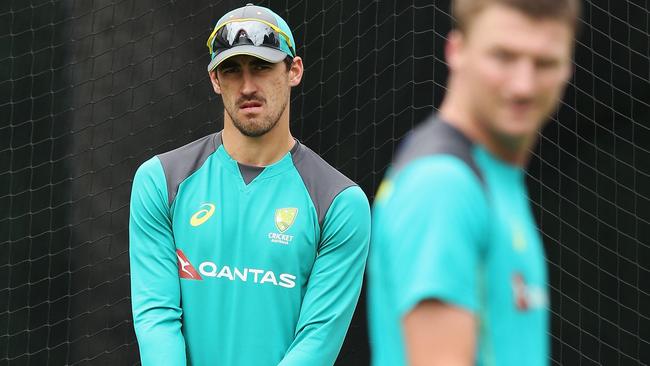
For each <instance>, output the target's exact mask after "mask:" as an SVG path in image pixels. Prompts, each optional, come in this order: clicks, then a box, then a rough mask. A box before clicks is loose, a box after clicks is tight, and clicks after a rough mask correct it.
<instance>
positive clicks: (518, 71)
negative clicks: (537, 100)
mask: <svg viewBox="0 0 650 366" xmlns="http://www.w3.org/2000/svg"><path fill="white" fill-rule="evenodd" d="M535 80H536V74H535V65H534V63H533V62H532V61H531V60H521V61H520V62H518V63H517V64H516V65H514V72H513V74H512V77H511V79H510V83H509V84H510V87H509V89H510V90H509V92H510V93H511V95H512V96H513V97H529V96H532V94H533V92H534V91H535Z"/></svg>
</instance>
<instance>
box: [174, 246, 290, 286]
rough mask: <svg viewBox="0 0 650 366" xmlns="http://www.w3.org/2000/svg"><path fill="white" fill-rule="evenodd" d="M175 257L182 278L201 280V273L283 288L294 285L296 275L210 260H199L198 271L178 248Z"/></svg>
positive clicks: (205, 275) (213, 276)
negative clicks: (220, 263)
mask: <svg viewBox="0 0 650 366" xmlns="http://www.w3.org/2000/svg"><path fill="white" fill-rule="evenodd" d="M176 257H177V258H178V276H179V277H180V278H182V279H186V280H198V281H203V277H201V274H202V275H203V276H204V277H206V279H207V278H208V277H212V278H217V279H221V278H223V279H227V280H230V281H241V282H252V283H254V284H266V283H268V284H270V285H274V286H279V287H284V288H294V287H296V278H297V277H296V276H294V275H292V274H290V273H279V274H276V273H275V272H273V271H267V270H264V269H257V268H246V267H244V268H239V267H232V266H226V265H224V266H217V264H216V263H214V262H210V261H204V262H201V264H200V265H199V271H198V272H197V270H196V269H195V268H194V266H192V263H190V260H189V259H187V257H186V256H185V254H184V253H183V252H182V251H181V250H180V249H176ZM199 272H200V273H201V274H199Z"/></svg>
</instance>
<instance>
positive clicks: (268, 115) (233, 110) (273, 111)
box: [210, 56, 294, 137]
mask: <svg viewBox="0 0 650 366" xmlns="http://www.w3.org/2000/svg"><path fill="white" fill-rule="evenodd" d="M210 77H211V79H212V84H213V86H214V89H215V91H216V92H217V93H219V94H221V96H222V99H223V106H224V108H225V110H226V113H228V115H229V116H230V119H231V120H232V121H233V124H234V125H235V127H236V128H237V129H238V130H239V131H240V132H241V133H242V134H243V135H245V136H249V137H259V136H262V135H264V134H266V133H267V132H269V131H270V130H272V129H273V128H274V127H275V126H276V125H277V123H278V121H279V120H280V118H281V116H282V115H283V113H285V110H286V109H287V105H288V103H289V97H290V93H291V86H293V85H294V82H293V79H292V71H287V68H286V65H285V64H284V62H279V63H276V64H273V63H269V62H267V61H264V60H261V59H259V58H256V57H252V56H233V57H231V58H229V59H227V60H225V61H223V62H222V63H221V64H220V65H219V66H218V67H217V69H216V71H215V72H212V73H210Z"/></svg>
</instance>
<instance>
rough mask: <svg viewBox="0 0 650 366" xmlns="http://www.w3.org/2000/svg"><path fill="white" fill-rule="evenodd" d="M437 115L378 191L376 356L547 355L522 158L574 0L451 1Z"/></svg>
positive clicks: (565, 74)
mask: <svg viewBox="0 0 650 366" xmlns="http://www.w3.org/2000/svg"><path fill="white" fill-rule="evenodd" d="M453 13H454V17H455V19H456V20H457V27H456V29H455V30H453V31H452V32H451V33H450V34H449V37H448V40H447V45H446V50H445V51H446V58H447V62H448V65H449V69H450V76H449V81H448V89H447V94H446V96H445V100H444V101H443V103H442V105H441V107H440V111H439V114H438V115H437V116H434V117H432V118H431V119H430V120H429V121H426V122H424V123H423V124H421V125H420V126H419V127H418V128H417V129H415V130H414V131H412V132H411V134H410V135H409V136H408V137H407V138H406V139H405V141H404V143H403V144H402V146H401V147H400V150H399V152H398V154H397V156H396V158H395V160H394V162H393V165H392V166H391V168H390V170H389V172H388V174H387V176H386V178H385V180H384V181H383V182H382V185H381V187H380V189H379V191H378V193H377V196H376V199H375V206H374V211H373V232H372V244H371V253H370V258H369V269H368V272H369V283H370V284H369V304H370V308H369V316H370V328H371V329H370V330H371V346H372V360H373V365H381V366H384V365H385V366H400V365H406V364H408V365H413V366H423V365H473V364H476V365H499V366H503V365H506V366H508V365H512V366H515V365H516V366H520V365H546V364H548V361H549V345H548V344H549V341H548V286H547V273H546V265H545V262H544V253H543V247H542V242H541V240H540V236H539V234H538V231H537V228H536V226H535V223H534V220H533V217H532V214H531V210H530V207H529V201H528V198H527V193H526V187H525V172H524V170H523V167H524V166H525V164H526V162H527V161H528V159H529V155H530V149H531V147H532V146H533V144H534V143H535V141H536V139H537V136H538V133H539V129H540V128H541V127H542V125H543V123H544V121H545V120H546V119H547V116H548V114H549V113H550V112H551V111H552V110H553V109H554V108H556V106H557V103H558V100H559V98H560V96H561V94H562V92H563V90H564V87H565V85H566V81H567V80H568V78H569V76H570V74H571V71H572V67H571V56H572V48H573V39H574V29H575V26H576V22H577V17H578V13H579V2H578V0H539V1H538V0H536V1H530V0H482V1H477V0H456V1H454V2H453Z"/></svg>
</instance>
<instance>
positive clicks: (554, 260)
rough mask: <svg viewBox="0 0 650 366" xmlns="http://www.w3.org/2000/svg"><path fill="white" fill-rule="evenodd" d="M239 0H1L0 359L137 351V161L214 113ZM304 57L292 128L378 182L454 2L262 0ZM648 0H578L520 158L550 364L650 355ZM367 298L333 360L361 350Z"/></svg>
mask: <svg viewBox="0 0 650 366" xmlns="http://www.w3.org/2000/svg"><path fill="white" fill-rule="evenodd" d="M243 4H244V2H243V1H211V2H208V1H199V0H182V1H174V0H167V1H163V0H157V1H154V0H128V1H127V0H94V1H93V0H83V1H81V0H76V1H74V0H69V1H44V0H11V1H10V0H3V1H1V2H0V365H26V364H29V365H46V364H49V365H63V364H74V365H79V364H84V365H86V364H88V365H131V364H135V363H137V362H138V353H137V343H136V340H135V337H134V333H133V328H132V321H131V314H130V299H129V274H128V269H129V266H128V252H127V249H128V240H127V239H128V235H127V224H128V201H129V194H130V187H131V179H132V177H133V173H134V172H135V169H136V168H137V167H138V166H139V164H140V163H142V162H143V161H145V160H147V159H148V158H150V157H151V156H153V155H154V154H157V153H161V152H164V151H167V150H170V149H172V148H175V147H178V146H181V145H183V144H185V143H188V142H190V141H192V140H194V139H197V138H199V137H201V136H203V135H206V134H208V133H211V132H214V131H216V130H219V129H220V128H221V123H222V109H221V104H220V103H221V102H220V99H219V98H218V96H216V95H215V94H214V93H213V92H212V90H211V87H210V84H209V81H208V78H207V74H206V70H205V67H206V65H207V63H208V61H209V57H208V55H207V49H206V48H205V40H206V39H207V37H208V35H209V33H210V31H211V28H212V26H213V25H214V22H216V20H217V19H218V18H219V17H220V16H221V15H222V14H223V13H225V11H227V10H230V9H232V8H234V7H237V6H240V5H243ZM261 4H262V5H267V6H270V7H271V8H273V9H275V10H276V11H277V12H278V13H279V14H280V15H282V16H283V17H285V19H286V20H287V21H288V23H289V24H290V25H291V26H292V28H293V32H294V36H295V38H296V42H297V44H298V54H299V55H300V56H301V57H303V58H304V61H305V65H306V70H305V76H304V79H303V82H302V84H301V85H300V86H299V87H297V88H295V89H294V92H293V97H292V113H291V116H292V118H291V119H292V129H293V132H294V135H295V136H297V137H298V138H299V139H301V140H302V141H303V142H304V143H305V144H306V145H308V146H310V147H311V148H312V149H314V150H315V151H317V152H319V153H320V154H322V156H323V157H324V158H325V159H326V160H327V161H329V162H330V163H331V164H332V165H334V166H335V167H337V168H339V169H340V170H341V171H342V172H344V173H345V174H346V175H348V176H349V177H350V178H352V179H354V180H355V181H357V182H358V183H359V184H360V185H361V187H362V188H363V189H364V191H365V192H366V193H367V194H368V196H369V197H370V198H372V197H373V195H374V192H375V190H376V188H377V185H378V183H379V182H380V180H381V178H382V176H383V173H384V172H385V169H386V167H387V164H388V162H389V161H390V157H391V155H392V152H393V151H394V148H395V145H396V144H397V143H398V142H399V140H400V138H401V137H402V136H403V134H404V133H405V132H406V131H408V130H409V129H411V128H412V127H413V126H414V125H416V124H417V123H418V122H420V121H421V120H423V119H424V118H425V117H426V116H428V115H429V114H430V113H432V111H434V109H435V107H436V106H438V105H439V103H440V101H441V98H442V96H443V94H444V84H445V79H446V67H445V64H444V62H443V60H442V49H443V45H444V36H445V34H446V33H447V32H448V30H449V28H450V24H451V20H450V16H449V4H448V1H419V0H413V1H369V0H368V1H361V0H359V1H352V0H347V1H325V0H321V1H317V0H310V1H306V0H304V1H289V0H285V1H264V2H262V3H261ZM649 22H650V15H649V4H648V1H647V0H627V1H623V0H616V1H615V0H593V1H589V2H585V11H584V14H583V18H582V27H583V30H582V33H581V35H580V36H579V40H578V42H577V46H576V59H575V76H574V78H573V80H572V81H571V84H570V85H569V88H568V90H567V93H566V97H565V99H564V101H563V103H562V104H561V106H560V108H559V111H558V113H557V114H556V115H555V116H554V117H553V122H552V123H550V124H549V125H548V127H547V128H546V129H545V130H544V131H543V134H542V135H541V138H540V144H539V146H538V147H536V148H535V149H534V152H533V160H532V162H531V164H530V169H529V173H530V174H529V189H530V198H531V201H532V203H533V208H534V211H535V214H536V217H537V220H538V223H539V226H540V229H541V231H542V234H543V237H544V241H545V245H546V250H547V255H548V265H549V268H550V282H551V290H552V291H551V310H552V329H551V330H552V334H551V336H552V344H553V349H552V363H553V364H557V365H560V364H562V365H596V364H602V365H641V364H649V363H650V344H649V342H650V321H649V318H650V275H649V274H650V125H649V122H648V118H649V117H650V113H649V112H650V88H649V85H650V82H649V74H650V61H649V60H650V40H649V39H650V37H649V34H648V31H649V24H648V23H649ZM368 353H369V351H368V344H367V335H366V323H365V301H364V297H363V296H362V298H361V300H360V306H359V307H358V310H357V312H356V314H355V318H354V320H353V323H352V325H351V328H350V332H349V334H348V337H347V339H346V342H345V345H344V347H343V349H342V351H341V355H340V357H339V361H338V363H337V365H366V364H368V357H369V355H368Z"/></svg>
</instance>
